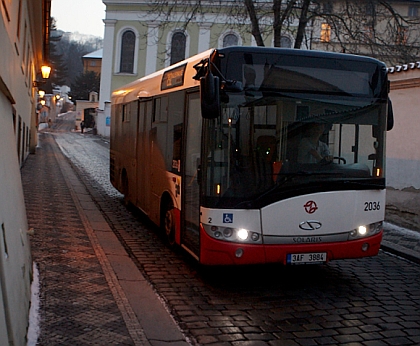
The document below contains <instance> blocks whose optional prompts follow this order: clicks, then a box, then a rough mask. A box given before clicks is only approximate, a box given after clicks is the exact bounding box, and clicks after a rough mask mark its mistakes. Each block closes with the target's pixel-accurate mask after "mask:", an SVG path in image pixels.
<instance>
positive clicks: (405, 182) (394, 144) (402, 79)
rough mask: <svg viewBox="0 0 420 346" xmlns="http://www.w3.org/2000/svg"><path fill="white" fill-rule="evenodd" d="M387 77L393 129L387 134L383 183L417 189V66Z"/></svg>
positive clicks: (419, 158)
mask: <svg viewBox="0 0 420 346" xmlns="http://www.w3.org/2000/svg"><path fill="white" fill-rule="evenodd" d="M389 78H390V80H391V93H390V98H391V100H392V104H393V109H394V128H393V129H392V130H391V131H389V132H388V133H387V161H386V164H387V166H386V169H387V175H386V178H387V186H390V187H393V188H396V189H403V188H407V187H414V188H416V189H420V174H419V172H420V69H414V70H410V71H401V72H394V74H389Z"/></svg>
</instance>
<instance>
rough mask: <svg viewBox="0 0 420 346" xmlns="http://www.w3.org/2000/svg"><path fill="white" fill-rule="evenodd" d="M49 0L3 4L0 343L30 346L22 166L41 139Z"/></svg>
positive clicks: (0, 27) (0, 22) (0, 40)
mask: <svg viewBox="0 0 420 346" xmlns="http://www.w3.org/2000/svg"><path fill="white" fill-rule="evenodd" d="M50 7H51V3H50V0H13V1H10V0H9V1H2V2H1V4H0V10H1V16H0V46H1V50H2V51H1V64H0V157H1V160H0V196H1V198H0V344H1V345H26V332H27V328H28V315H29V307H30V284H31V270H32V262H31V256H30V245H29V239H28V236H27V231H28V223H27V219H26V211H25V203H24V198H23V190H22V183H21V177H20V166H21V165H22V163H23V162H24V160H25V158H26V157H27V155H29V153H30V152H34V151H35V147H36V143H37V131H36V122H37V121H36V119H37V113H36V102H37V91H38V89H37V86H39V83H40V82H42V77H41V76H40V72H41V65H42V64H44V63H45V62H46V61H45V57H46V55H47V54H46V53H47V51H48V42H49V27H50Z"/></svg>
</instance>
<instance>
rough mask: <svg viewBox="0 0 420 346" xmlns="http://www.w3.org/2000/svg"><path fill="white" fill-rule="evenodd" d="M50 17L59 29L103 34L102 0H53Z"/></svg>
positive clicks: (103, 13)
mask: <svg viewBox="0 0 420 346" xmlns="http://www.w3.org/2000/svg"><path fill="white" fill-rule="evenodd" d="M51 17H54V19H55V20H56V25H57V29H59V30H63V31H66V32H67V31H68V32H79V33H81V34H86V35H94V36H100V37H103V36H104V23H103V21H102V20H103V19H104V18H105V5H104V4H103V3H102V0H72V1H69V0H53V1H51Z"/></svg>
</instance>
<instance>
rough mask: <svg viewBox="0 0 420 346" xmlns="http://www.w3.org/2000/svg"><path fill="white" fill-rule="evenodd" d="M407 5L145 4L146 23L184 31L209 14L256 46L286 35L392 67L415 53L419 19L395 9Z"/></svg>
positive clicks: (419, 43)
mask: <svg viewBox="0 0 420 346" xmlns="http://www.w3.org/2000/svg"><path fill="white" fill-rule="evenodd" d="M410 2H412V3H413V5H416V4H417V2H416V1H406V2H404V3H405V5H404V6H403V7H401V2H400V1H392V0H389V1H381V0H364V1H361V0H340V1H327V0H318V1H315V0H272V1H261V0H259V1H258V0H218V1H215V0H213V1H204V0H202V1H185V0H182V1H181V0H174V1H167V0H157V1H153V2H150V3H147V4H148V7H149V9H150V11H149V12H148V13H149V14H148V18H149V20H150V16H152V17H153V15H150V13H152V14H154V16H155V18H154V20H156V21H158V22H159V23H160V25H161V26H165V25H171V24H173V23H174V21H175V22H176V25H177V26H178V27H183V28H187V27H188V26H189V25H190V24H191V23H193V22H194V23H196V22H200V21H205V20H206V18H209V17H210V16H211V17H212V18H219V19H220V20H219V22H220V23H221V22H223V23H224V25H225V26H226V27H234V28H235V29H236V30H239V31H241V32H242V33H244V34H245V33H246V34H252V36H253V37H254V40H255V43H256V44H257V45H258V46H264V45H265V44H266V42H267V38H268V37H270V38H272V42H273V45H274V46H275V47H280V46H282V39H283V38H284V37H289V38H291V40H292V41H294V45H293V47H294V48H296V49H301V48H305V49H321V50H331V51H338V52H347V53H351V54H364V55H369V56H373V57H376V58H379V59H381V60H384V61H385V62H387V63H389V64H396V63H405V62H409V61H415V60H416V59H418V57H419V55H420V21H419V18H418V17H416V16H415V15H414V16H412V17H409V16H407V14H402V13H399V12H398V10H397V9H398V8H399V9H401V8H403V9H404V10H407V9H408V7H409V5H410ZM145 4H146V2H145ZM396 5H399V7H397V6H396ZM180 14H182V15H180ZM270 45H271V43H270Z"/></svg>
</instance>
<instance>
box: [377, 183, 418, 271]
mask: <svg viewBox="0 0 420 346" xmlns="http://www.w3.org/2000/svg"><path fill="white" fill-rule="evenodd" d="M385 221H386V222H385V224H384V237H383V240H382V246H381V248H382V249H383V250H385V251H387V252H391V253H394V254H396V255H398V256H400V257H404V258H407V259H409V260H410V261H413V262H416V263H418V264H420V191H419V190H416V189H404V190H395V189H392V188H388V189H387V206H386V214H385Z"/></svg>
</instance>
